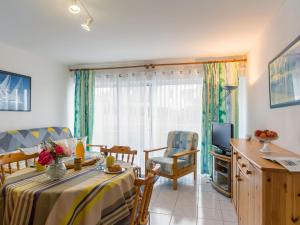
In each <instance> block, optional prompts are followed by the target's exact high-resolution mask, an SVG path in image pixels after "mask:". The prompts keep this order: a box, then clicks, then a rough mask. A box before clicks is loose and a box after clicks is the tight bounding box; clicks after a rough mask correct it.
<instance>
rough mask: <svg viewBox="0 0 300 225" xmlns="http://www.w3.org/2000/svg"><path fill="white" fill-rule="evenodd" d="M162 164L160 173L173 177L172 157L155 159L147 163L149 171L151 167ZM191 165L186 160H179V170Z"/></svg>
mask: <svg viewBox="0 0 300 225" xmlns="http://www.w3.org/2000/svg"><path fill="white" fill-rule="evenodd" d="M153 163H155V164H160V172H162V173H165V174H168V175H173V158H170V157H153V158H150V159H148V161H147V164H146V166H147V170H150V169H151V165H152V164H153ZM190 165H191V163H190V162H189V161H188V160H185V159H177V168H178V169H182V168H184V167H187V166H190Z"/></svg>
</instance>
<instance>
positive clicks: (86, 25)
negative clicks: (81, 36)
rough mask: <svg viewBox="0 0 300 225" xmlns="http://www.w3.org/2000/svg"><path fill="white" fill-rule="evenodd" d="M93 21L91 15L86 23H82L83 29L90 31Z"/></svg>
mask: <svg viewBox="0 0 300 225" xmlns="http://www.w3.org/2000/svg"><path fill="white" fill-rule="evenodd" d="M92 22H93V19H92V18H91V17H89V18H88V19H87V20H86V22H85V23H83V24H81V27H82V29H84V30H86V31H90V30H91V23H92Z"/></svg>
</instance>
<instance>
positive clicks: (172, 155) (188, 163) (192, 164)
mask: <svg viewBox="0 0 300 225" xmlns="http://www.w3.org/2000/svg"><path fill="white" fill-rule="evenodd" d="M197 146H198V134H197V133H195V132H187V131H171V132H169V134H168V143H167V147H163V148H156V149H149V150H144V152H145V171H146V175H147V173H148V171H150V170H151V165H153V164H160V166H161V167H160V172H159V175H160V176H162V177H166V178H169V179H172V180H173V189H174V190H177V180H178V178H180V177H182V176H185V175H187V174H189V173H192V172H194V179H195V180H196V178H197V152H199V150H197ZM162 150H165V152H164V155H163V156H162V157H152V158H149V154H150V153H151V152H155V151H162Z"/></svg>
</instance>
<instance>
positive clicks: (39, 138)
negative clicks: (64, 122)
mask: <svg viewBox="0 0 300 225" xmlns="http://www.w3.org/2000/svg"><path fill="white" fill-rule="evenodd" d="M72 137H73V136H72V133H71V131H70V129H69V128H67V127H45V128H34V129H28V130H13V131H6V132H2V133H0V154H3V153H6V152H13V151H15V150H17V149H18V148H29V147H33V146H36V145H38V144H40V143H42V142H44V141H47V140H48V139H49V138H51V139H52V140H53V141H57V140H61V139H66V138H72Z"/></svg>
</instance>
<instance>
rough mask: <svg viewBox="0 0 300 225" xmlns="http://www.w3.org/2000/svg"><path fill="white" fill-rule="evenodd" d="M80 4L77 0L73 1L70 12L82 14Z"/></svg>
mask: <svg viewBox="0 0 300 225" xmlns="http://www.w3.org/2000/svg"><path fill="white" fill-rule="evenodd" d="M78 3H79V2H78V1H77V0H72V3H71V5H70V6H69V12H70V13H73V14H78V13H80V6H79V4H78Z"/></svg>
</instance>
